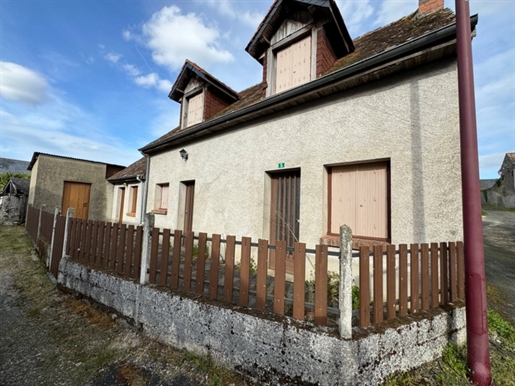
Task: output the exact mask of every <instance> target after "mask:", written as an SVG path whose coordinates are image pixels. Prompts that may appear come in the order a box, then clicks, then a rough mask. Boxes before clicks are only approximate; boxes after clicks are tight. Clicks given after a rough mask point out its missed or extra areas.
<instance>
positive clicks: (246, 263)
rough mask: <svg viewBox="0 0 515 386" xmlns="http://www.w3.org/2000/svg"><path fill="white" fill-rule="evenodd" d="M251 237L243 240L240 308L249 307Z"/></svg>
mask: <svg viewBox="0 0 515 386" xmlns="http://www.w3.org/2000/svg"><path fill="white" fill-rule="evenodd" d="M250 243H251V238H250V237H242V238H241V260H240V306H244V307H247V306H248V305H249V289H250Z"/></svg>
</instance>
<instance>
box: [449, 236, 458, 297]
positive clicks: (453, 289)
mask: <svg viewBox="0 0 515 386" xmlns="http://www.w3.org/2000/svg"><path fill="white" fill-rule="evenodd" d="M456 264H457V262H456V243H455V242H450V243H449V276H450V278H449V282H450V297H451V299H450V300H451V302H455V301H456V299H457V298H458V280H457V279H458V276H457V267H456Z"/></svg>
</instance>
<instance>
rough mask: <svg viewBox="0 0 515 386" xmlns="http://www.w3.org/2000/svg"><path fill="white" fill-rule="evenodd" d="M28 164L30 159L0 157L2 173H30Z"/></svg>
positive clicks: (0, 170)
mask: <svg viewBox="0 0 515 386" xmlns="http://www.w3.org/2000/svg"><path fill="white" fill-rule="evenodd" d="M28 166H29V162H28V161H20V160H16V159H10V158H0V173H12V174H17V173H23V174H30V170H27V167H28Z"/></svg>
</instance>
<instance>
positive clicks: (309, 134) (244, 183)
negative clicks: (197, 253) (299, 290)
mask: <svg viewBox="0 0 515 386" xmlns="http://www.w3.org/2000/svg"><path fill="white" fill-rule="evenodd" d="M443 5H444V2H443V0H436V1H433V0H420V2H419V7H418V9H417V10H415V12H413V13H412V14H410V15H408V16H406V17H404V18H402V19H400V20H398V21H396V22H394V23H391V24H389V25H387V26H385V27H382V28H379V29H377V30H375V31H372V32H369V33H367V34H365V35H363V36H361V37H358V38H356V39H354V40H352V39H351V37H350V33H349V31H348V30H347V28H346V25H345V21H344V17H343V16H342V15H341V14H340V11H339V10H338V8H337V6H336V3H335V2H334V1H333V0H317V1H309V0H276V1H274V3H273V4H272V6H271V8H270V10H269V11H268V13H267V15H266V16H265V18H264V19H263V21H262V22H261V23H260V24H259V26H258V28H257V30H256V32H255V34H254V35H253V36H252V37H251V39H250V42H249V43H248V45H247V47H246V51H247V52H248V53H249V54H250V55H252V57H253V58H255V59H256V60H257V61H258V62H259V63H260V64H261V65H262V74H263V78H262V82H260V83H259V84H257V85H255V86H252V87H250V88H248V89H246V90H243V91H241V92H236V91H234V90H232V89H231V88H230V87H229V86H227V85H226V83H224V82H222V81H220V80H218V79H216V78H215V77H214V76H213V75H211V74H209V73H208V72H207V71H205V70H204V69H202V67H200V66H199V65H197V64H195V63H193V62H191V61H188V60H186V61H185V64H184V66H183V68H182V70H181V72H180V73H179V75H178V78H177V80H176V81H175V83H174V85H173V87H172V89H171V91H170V93H169V98H170V99H172V100H173V101H175V102H177V103H180V105H181V114H180V122H179V124H178V126H177V127H176V128H175V129H174V130H172V131H170V132H169V133H167V134H165V135H164V136H162V137H161V138H158V139H157V140H155V141H153V142H151V143H149V144H147V145H146V146H144V147H142V148H141V149H140V151H141V152H142V153H143V154H144V155H145V156H147V157H148V158H149V164H148V167H147V183H148V190H147V195H148V200H147V206H146V211H147V212H150V211H154V213H156V216H155V224H156V226H159V227H167V228H171V229H182V230H183V231H188V230H194V231H203V232H208V233H213V232H214V233H222V234H223V235H225V234H235V235H239V236H251V237H252V238H253V239H254V240H257V239H258V238H265V239H269V240H270V243H272V244H273V243H274V242H275V241H276V240H278V239H283V240H287V241H288V243H289V244H290V245H292V243H293V242H294V241H295V240H301V241H303V242H305V243H306V244H307V245H308V247H313V246H314V245H315V244H316V243H319V242H321V241H322V242H323V243H327V244H331V245H337V243H338V233H339V227H340V226H341V225H342V224H347V225H349V226H350V227H351V229H352V231H353V235H354V239H355V246H357V245H359V244H360V243H368V242H372V243H379V244H385V243H395V244H399V243H422V242H440V241H456V240H461V239H462V237H463V235H462V204H461V186H460V183H459V181H460V180H461V172H460V170H461V167H460V156H459V154H460V151H459V148H460V142H459V114H458V108H459V106H458V77H457V60H456V21H455V15H454V14H453V13H452V11H450V10H448V9H445V8H443ZM476 23H477V16H474V17H472V18H471V26H472V28H475V25H476ZM226 81H227V83H229V81H230V79H229V80H226ZM163 189H166V197H167V201H166V202H163V200H162V199H160V197H163ZM158 203H159V204H158ZM157 209H159V210H161V212H159V211H156V210H157Z"/></svg>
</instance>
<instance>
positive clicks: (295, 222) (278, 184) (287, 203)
mask: <svg viewBox="0 0 515 386" xmlns="http://www.w3.org/2000/svg"><path fill="white" fill-rule="evenodd" d="M271 178H272V181H271V182H272V184H271V185H272V192H271V202H270V244H273V245H275V243H276V241H278V240H282V241H286V245H287V247H293V245H294V243H295V242H296V241H299V228H300V224H299V219H300V217H299V216H300V170H295V171H288V172H283V173H274V174H272V176H271ZM270 268H271V269H275V254H274V253H273V250H272V251H271V253H270ZM286 272H287V273H293V254H292V253H288V254H287V257H286Z"/></svg>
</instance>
